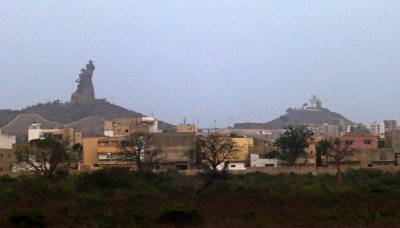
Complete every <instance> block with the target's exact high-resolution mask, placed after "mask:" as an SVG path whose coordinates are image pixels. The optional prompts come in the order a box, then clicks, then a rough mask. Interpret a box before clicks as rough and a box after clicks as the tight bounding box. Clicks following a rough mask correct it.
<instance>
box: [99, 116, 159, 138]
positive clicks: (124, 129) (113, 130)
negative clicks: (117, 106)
mask: <svg viewBox="0 0 400 228" xmlns="http://www.w3.org/2000/svg"><path fill="white" fill-rule="evenodd" d="M133 132H143V133H158V132H159V130H158V121H157V120H156V119H155V118H154V117H128V118H115V119H112V120H106V121H104V135H105V136H108V137H113V136H126V135H129V134H131V133H133Z"/></svg>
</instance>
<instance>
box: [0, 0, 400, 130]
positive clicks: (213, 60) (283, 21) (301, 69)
mask: <svg viewBox="0 0 400 228" xmlns="http://www.w3.org/2000/svg"><path fill="white" fill-rule="evenodd" d="M0 8H1V10H0V26H1V30H0V44H1V45H0V78H1V83H0V96H1V98H2V99H0V109H21V108H24V107H26V106H28V105H33V104H36V103H39V102H41V103H43V102H46V101H53V100H57V99H60V100H62V101H66V100H69V99H70V96H71V93H73V92H74V91H75V90H76V86H77V85H76V83H75V80H76V79H77V78H78V74H79V71H80V69H81V68H82V67H84V65H85V64H86V63H87V61H88V60H89V59H92V60H94V61H95V65H96V70H95V72H94V78H93V83H94V87H95V93H96V98H106V99H107V100H108V101H110V102H112V103H115V104H117V105H120V106H123V107H125V108H128V109H132V110H134V111H137V112H140V113H142V114H145V115H151V114H152V113H153V114H154V116H155V117H156V118H158V119H160V120H163V121H166V122H169V123H172V124H179V123H182V122H183V118H184V117H186V120H187V122H189V123H191V122H192V119H193V118H194V119H195V121H194V122H195V124H196V125H198V126H200V127H214V120H216V125H217V126H218V127H226V126H228V125H232V124H233V123H235V122H268V121H270V120H272V119H274V118H277V117H279V116H280V115H283V114H285V110H286V109H287V108H289V107H291V108H295V107H301V105H302V104H303V103H305V102H308V100H309V99H310V98H311V97H312V95H313V94H317V96H318V98H319V99H320V100H321V102H322V106H323V107H325V108H328V109H330V110H331V111H333V112H338V113H340V114H342V115H344V116H345V117H346V118H348V119H350V120H352V121H354V122H363V123H365V124H367V125H369V124H370V123H371V122H373V121H375V120H377V121H380V122H383V120H385V119H394V120H399V119H400V118H399V114H400V105H399V101H400V89H399V87H400V77H399V76H400V42H399V40H400V39H399V38H400V27H399V24H400V17H399V15H400V2H399V1H329V2H322V1H251V0H250V1H80V2H78V1H2V2H1V3H0Z"/></svg>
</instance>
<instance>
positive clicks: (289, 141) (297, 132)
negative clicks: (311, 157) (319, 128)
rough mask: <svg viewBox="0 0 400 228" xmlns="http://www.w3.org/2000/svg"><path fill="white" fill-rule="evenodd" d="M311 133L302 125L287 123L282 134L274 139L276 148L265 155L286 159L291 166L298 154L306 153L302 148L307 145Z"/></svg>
mask: <svg viewBox="0 0 400 228" xmlns="http://www.w3.org/2000/svg"><path fill="white" fill-rule="evenodd" d="M312 135H313V132H312V131H310V130H309V129H307V128H306V126H304V125H300V126H292V125H289V126H287V127H286V128H285V130H284V132H283V135H282V136H281V137H279V138H278V139H277V140H276V141H275V143H274V146H275V147H276V149H275V150H271V151H269V152H268V153H267V157H269V158H279V159H281V160H284V161H286V164H287V166H293V165H294V163H295V162H296V160H297V159H298V158H299V157H300V156H303V155H305V154H306V152H305V151H304V149H305V148H307V147H308V145H309V143H308V140H309V139H310V137H311V136H312Z"/></svg>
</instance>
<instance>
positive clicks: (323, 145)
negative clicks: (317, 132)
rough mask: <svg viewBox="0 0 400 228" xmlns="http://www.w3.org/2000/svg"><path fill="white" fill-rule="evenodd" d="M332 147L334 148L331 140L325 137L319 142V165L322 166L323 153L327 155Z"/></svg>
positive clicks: (317, 160)
mask: <svg viewBox="0 0 400 228" xmlns="http://www.w3.org/2000/svg"><path fill="white" fill-rule="evenodd" d="M330 149H332V143H331V140H328V139H324V140H321V141H319V142H318V143H317V159H316V163H317V166H322V155H326V154H327V153H328V150H330Z"/></svg>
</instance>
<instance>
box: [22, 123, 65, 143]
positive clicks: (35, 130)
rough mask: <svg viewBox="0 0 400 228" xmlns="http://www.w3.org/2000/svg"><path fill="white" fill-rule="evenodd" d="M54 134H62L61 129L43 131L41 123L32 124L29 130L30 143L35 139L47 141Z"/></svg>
mask: <svg viewBox="0 0 400 228" xmlns="http://www.w3.org/2000/svg"><path fill="white" fill-rule="evenodd" d="M53 134H62V130H61V129H59V128H54V129H43V128H41V124H40V123H36V122H34V123H32V125H31V126H29V128H28V142H30V141H31V140H34V139H45V138H49V137H51V136H52V135H53Z"/></svg>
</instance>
